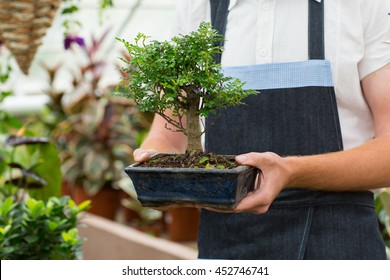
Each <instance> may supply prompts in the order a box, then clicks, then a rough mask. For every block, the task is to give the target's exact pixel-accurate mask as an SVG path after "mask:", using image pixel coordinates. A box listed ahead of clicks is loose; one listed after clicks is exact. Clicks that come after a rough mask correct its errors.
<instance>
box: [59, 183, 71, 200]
mask: <svg viewBox="0 0 390 280" xmlns="http://www.w3.org/2000/svg"><path fill="white" fill-rule="evenodd" d="M72 191H73V188H72V185H71V184H69V183H68V182H67V181H62V184H61V195H62V196H70V197H72Z"/></svg>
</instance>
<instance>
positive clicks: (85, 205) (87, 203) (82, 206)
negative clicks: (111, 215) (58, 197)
mask: <svg viewBox="0 0 390 280" xmlns="http://www.w3.org/2000/svg"><path fill="white" fill-rule="evenodd" d="M90 207H91V201H90V200H85V201H83V202H81V203H80V204H79V205H78V211H79V212H82V211H84V210H87V209H88V208H90Z"/></svg>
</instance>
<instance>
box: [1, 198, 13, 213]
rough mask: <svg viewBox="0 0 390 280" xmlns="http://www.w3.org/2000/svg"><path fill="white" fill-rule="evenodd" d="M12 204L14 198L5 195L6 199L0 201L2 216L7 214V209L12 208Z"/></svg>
mask: <svg viewBox="0 0 390 280" xmlns="http://www.w3.org/2000/svg"><path fill="white" fill-rule="evenodd" d="M13 205H14V200H13V198H12V197H7V198H6V200H5V201H4V202H3V203H2V205H1V206H2V207H1V208H2V215H3V216H4V217H7V216H8V213H9V211H10V210H11V209H12V206H13Z"/></svg>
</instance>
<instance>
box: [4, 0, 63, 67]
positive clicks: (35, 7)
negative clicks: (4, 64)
mask: <svg viewBox="0 0 390 280" xmlns="http://www.w3.org/2000/svg"><path fill="white" fill-rule="evenodd" d="M60 3H61V0H1V1H0V34H1V35H0V36H1V37H2V38H3V40H4V44H5V46H6V47H7V48H8V49H9V50H10V51H11V53H12V54H13V56H14V57H15V60H16V62H17V63H18V65H19V67H20V69H21V70H22V71H23V73H25V74H28V70H29V68H30V65H31V62H32V60H33V59H34V56H35V53H36V51H37V49H38V47H39V46H40V45H41V43H42V39H43V37H44V35H45V34H46V31H47V29H48V28H49V27H50V26H51V23H52V21H53V18H54V16H55V14H56V11H57V9H58V7H59V5H60Z"/></svg>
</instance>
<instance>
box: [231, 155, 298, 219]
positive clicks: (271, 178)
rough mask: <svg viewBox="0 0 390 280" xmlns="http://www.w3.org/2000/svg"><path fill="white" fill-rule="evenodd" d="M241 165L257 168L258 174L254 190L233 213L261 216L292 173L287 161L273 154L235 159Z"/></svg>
mask: <svg viewBox="0 0 390 280" xmlns="http://www.w3.org/2000/svg"><path fill="white" fill-rule="evenodd" d="M236 161H237V162H238V163H240V164H242V165H251V166H254V167H257V168H258V169H259V170H260V172H259V175H258V178H257V180H256V183H255V184H256V185H255V189H254V190H253V191H252V192H250V193H249V194H248V195H247V196H246V197H245V198H244V199H243V200H242V201H241V202H240V203H239V204H238V206H237V207H236V208H235V212H251V213H256V214H263V213H265V212H267V211H268V208H269V207H270V205H271V203H272V202H273V201H274V199H275V198H276V196H277V195H278V194H279V193H280V192H281V191H282V190H283V189H284V188H285V187H286V186H287V184H288V183H289V181H290V178H291V175H292V171H291V170H290V168H289V165H288V164H287V161H286V160H285V159H284V158H282V157H280V156H278V155H277V154H274V153H270V152H267V153H248V154H242V155H239V156H237V157H236Z"/></svg>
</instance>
